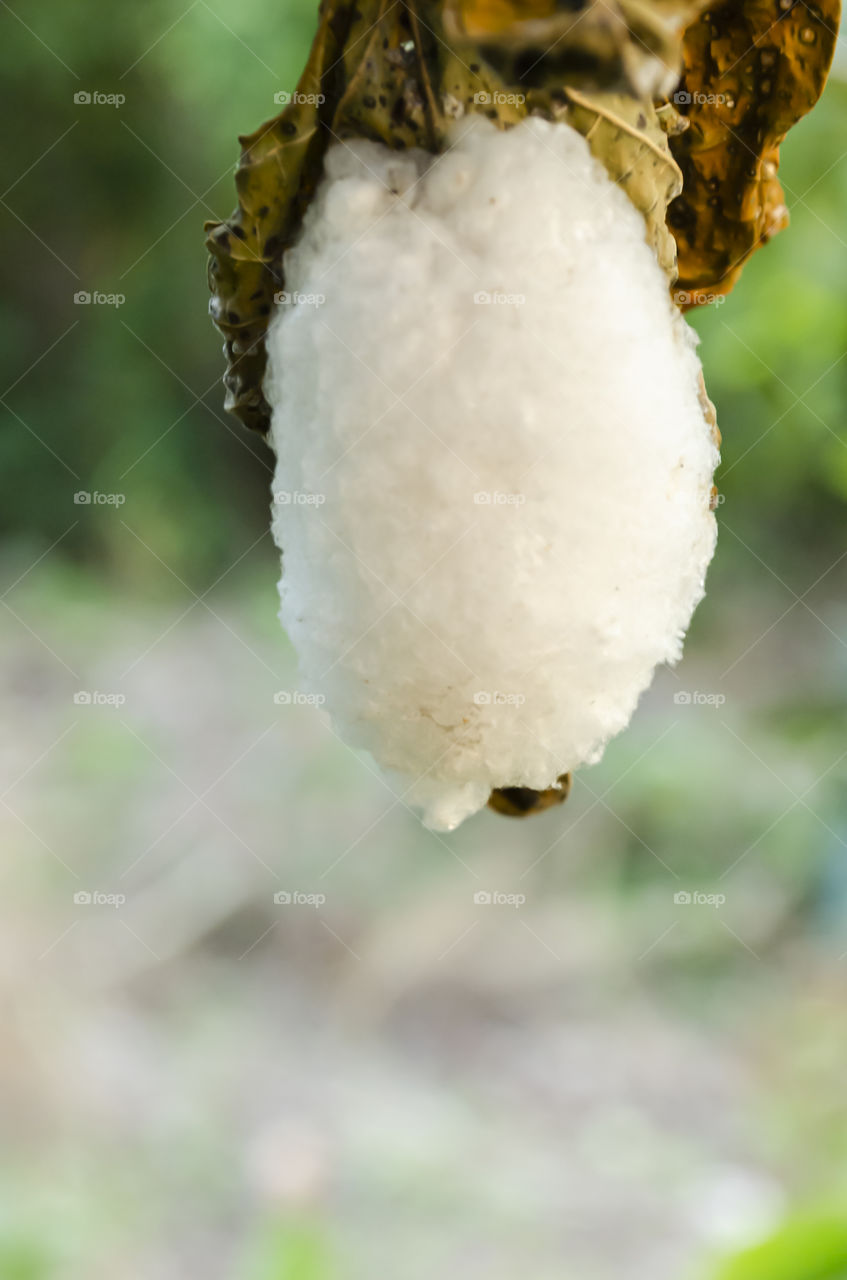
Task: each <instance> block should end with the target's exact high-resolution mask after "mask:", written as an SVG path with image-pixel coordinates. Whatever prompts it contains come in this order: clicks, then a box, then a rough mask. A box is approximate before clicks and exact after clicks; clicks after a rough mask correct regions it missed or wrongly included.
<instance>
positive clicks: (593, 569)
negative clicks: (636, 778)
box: [266, 118, 718, 830]
mask: <svg viewBox="0 0 847 1280" xmlns="http://www.w3.org/2000/svg"><path fill="white" fill-rule="evenodd" d="M285 273H286V286H285V287H286V295H285V297H284V299H283V301H282V302H281V303H280V305H279V309H278V314H277V315H276V316H275V317H274V320H273V323H272V326H271V330H270V332H269V337H268V348H269V355H270V366H269V375H268V378H267V385H266V391H267V394H268V397H269V399H270V402H271V404H272V406H273V425H272V437H273V445H274V448H275V450H276V454H277V467H276V475H275V481H274V505H273V513H274V516H273V527H274V536H275V538H276V540H277V542H278V544H279V546H280V547H281V548H282V551H283V574H282V580H281V597H282V609H281V618H282V621H283V624H284V626H285V628H286V629H287V631H288V634H289V636H290V638H291V640H292V642H293V644H294V647H295V649H296V651H297V654H298V656H299V661H300V671H301V680H302V688H303V689H304V690H305V691H308V692H309V693H312V694H318V695H321V696H322V697H323V698H324V699H325V705H326V709H327V711H328V712H329V714H330V716H331V718H332V721H333V723H334V726H335V728H336V730H337V732H338V733H339V734H340V735H341V736H342V737H343V738H344V740H345V741H347V742H348V743H349V744H350V745H351V746H355V747H360V748H365V749H367V750H368V751H369V752H370V753H371V754H372V756H373V757H374V758H375V760H376V761H377V763H378V764H379V765H380V766H381V767H382V768H383V769H384V770H385V771H386V772H387V773H388V774H389V775H390V776H391V780H392V785H393V786H394V788H395V791H396V794H397V795H398V796H400V797H401V798H402V799H403V801H404V803H407V804H413V805H415V806H418V807H419V808H420V809H422V810H423V817H424V821H425V822H426V823H427V824H428V825H429V826H431V827H433V828H435V829H437V830H449V829H451V828H453V827H455V826H456V825H457V824H458V823H459V822H461V821H462V820H463V819H464V818H465V817H467V816H468V815H469V814H471V813H473V812H475V811H476V810H477V809H479V808H481V807H482V806H483V805H484V804H485V803H486V800H487V798H488V796H489V793H490V791H491V790H492V788H495V787H503V786H523V787H531V788H534V789H537V790H542V789H544V788H547V787H550V786H552V785H553V784H554V782H555V780H556V779H557V778H558V777H559V775H561V774H562V773H564V772H566V771H567V770H570V769H573V768H575V767H576V766H578V765H580V764H585V763H591V762H594V761H596V760H598V759H599V757H600V755H601V754H602V751H603V748H604V746H605V744H606V743H607V742H608V741H609V739H610V738H611V737H612V736H613V735H614V734H616V733H618V732H619V731H620V730H621V729H623V728H624V726H625V725H626V724H627V722H628V721H629V718H630V716H631V715H632V713H633V710H634V708H635V705H636V703H637V701H638V698H639V695H640V694H641V693H642V692H643V690H644V689H645V688H646V687H647V685H648V684H649V682H650V680H651V677H652V673H653V670H654V668H655V667H656V665H657V663H661V662H674V661H675V660H676V659H677V658H679V656H680V653H681V646H682V639H683V635H684V632H685V629H686V627H687V625H688V622H689V619H690V617H691V614H692V611H693V609H694V607H695V605H696V604H697V602H698V601H699V600H700V598H701V596H702V595H703V590H704V585H703V584H704V575H705V572H706V567H707V565H708V563H709V560H710V558H711V556H712V552H713V550H714V544H715V521H714V517H713V515H712V513H711V511H710V503H709V498H710V489H711V480H712V472H713V470H714V467H715V465H716V463H717V460H718V452H717V446H716V442H715V433H714V428H713V424H712V423H711V422H710V421H709V413H708V410H709V408H710V406H709V403H708V400H707V399H706V398H705V393H704V392H703V390H702V379H701V371H700V363H699V361H698V359H697V356H696V354H695V340H694V337H693V334H692V331H691V330H690V328H689V327H688V325H687V324H686V323H685V321H684V320H683V319H682V317H681V315H680V314H679V313H678V312H677V311H676V309H675V308H674V306H673V304H672V302H671V300H670V296H669V288H668V283H667V280H666V278H665V276H664V274H663V273H662V271H661V269H660V267H659V266H658V264H657V262H656V259H655V257H654V255H653V253H652V251H651V249H650V248H649V246H648V244H647V243H646V240H645V224H644V221H643V219H642V217H641V215H640V214H639V213H638V211H637V210H636V209H635V207H634V206H633V205H632V204H631V203H630V201H629V199H628V198H627V196H626V194H625V192H624V191H623V190H621V189H620V188H619V187H618V186H616V185H615V184H614V183H613V182H612V181H611V179H610V178H609V177H608V176H607V174H606V172H605V170H604V169H603V168H602V166H601V165H600V164H599V163H598V162H597V161H595V160H594V159H593V158H592V156H591V154H590V152H589V149H588V146H587V144H586V142H585V140H584V139H583V138H582V137H581V136H580V135H579V134H577V133H576V132H575V131H574V130H573V129H571V128H570V127H569V126H568V125H565V124H551V123H549V122H547V121H545V120H542V119H537V118H530V119H527V120H525V121H524V122H523V123H521V124H520V125H518V126H516V127H515V128H513V129H511V130H509V131H506V132H501V131H499V130H497V129H496V128H495V127H494V126H493V125H491V124H490V123H489V122H488V121H486V120H482V119H479V118H475V119H473V120H470V121H464V122H462V123H460V124H459V125H457V126H456V135H455V136H454V137H453V138H452V139H451V146H450V148H449V149H448V150H446V151H445V153H444V154H443V155H441V156H439V157H433V156H431V155H429V154H426V153H424V152H419V153H414V152H396V151H395V152H392V151H389V150H388V149H386V148H385V147H382V146H380V145H378V144H376V143H372V142H366V141H353V142H349V143H336V144H335V145H334V146H333V147H332V148H331V149H330V150H329V153H328V155H327V158H326V167H325V175H324V178H323V181H322V184H321V186H320V188H319V189H318V192H317V195H316V197H315V199H314V201H313V203H312V205H311V206H310V208H309V210H308V212H307V215H306V218H305V223H304V227H303V230H302V232H301V235H300V238H299V240H298V242H297V243H296V245H295V246H294V248H293V249H292V250H290V251H289V253H288V255H287V257H286V262H285Z"/></svg>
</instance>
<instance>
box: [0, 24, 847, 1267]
mask: <svg viewBox="0 0 847 1280" xmlns="http://www.w3.org/2000/svg"><path fill="white" fill-rule="evenodd" d="M314 18H315V13H314V5H313V3H312V0H284V2H283V3H282V4H273V5H272V4H270V3H267V2H266V0H242V3H241V4H240V5H238V6H232V5H230V6H227V5H225V4H223V3H222V2H221V0H208V2H207V0H195V2H194V3H191V4H190V5H188V6H186V7H185V8H183V6H182V4H181V3H180V4H170V3H165V2H164V0H147V2H146V3H145V4H144V5H143V6H130V7H128V8H124V9H122V10H120V12H118V11H117V10H116V11H115V12H114V13H111V12H108V13H107V12H106V11H104V9H103V6H101V5H95V4H94V3H92V0H77V3H75V4H74V5H68V4H63V3H59V2H58V0H42V3H41V4H40V5H39V6H38V7H37V9H29V8H25V7H24V6H23V5H21V4H17V5H12V6H11V7H9V6H4V15H3V22H4V36H5V38H4V40H3V43H2V47H0V61H2V65H3V74H4V84H5V86H6V95H7V101H8V102H9V103H10V104H12V110H11V112H10V120H9V122H8V123H7V127H6V130H5V134H6V137H5V142H6V147H5V154H6V157H7V160H6V164H5V166H4V171H5V181H4V184H3V185H4V187H5V188H6V190H5V192H4V194H3V197H2V204H0V217H2V219H3V245H4V253H3V260H4V266H5V270H6V274H7V277H8V282H7V286H6V287H5V288H4V290H3V292H2V295H0V308H2V318H0V324H2V333H3V341H2V345H0V364H2V366H3V367H2V375H0V381H2V387H3V388H5V390H4V393H3V396H2V401H0V409H2V412H3V419H4V431H3V434H2V446H0V447H2V451H3V457H2V468H3V473H4V475H5V477H6V480H7V485H6V495H5V501H4V504H3V509H2V513H0V519H2V521H3V523H4V525H5V534H6V536H5V539H4V546H3V578H4V582H3V588H2V590H3V592H4V594H3V596H2V600H3V605H4V609H3V621H4V624H5V625H4V627H3V631H2V649H3V655H4V677H3V702H4V713H5V724H6V730H7V732H6V735H5V745H4V748H3V750H4V766H5V768H4V776H5V779H6V781H5V783H4V795H3V799H2V809H0V826H2V838H3V847H4V852H5V853H6V855H7V856H6V858H5V859H4V864H3V867H4V869H3V873H2V874H3V877H4V881H3V892H2V894H0V924H2V932H1V933H0V936H2V938H3V942H2V944H0V955H2V965H0V984H2V1001H3V1007H4V1024H5V1028H6V1030H5V1035H4V1038H5V1045H4V1052H3V1055H2V1060H0V1073H2V1074H1V1075H0V1086H2V1096H3V1098H4V1107H3V1113H4V1114H3V1123H4V1131H5V1132H4V1139H5V1140H4V1143H3V1153H2V1156H0V1183H1V1184H2V1192H3V1193H2V1196H0V1276H2V1277H3V1278H4V1280H5V1277H9V1278H10V1280H52V1278H53V1277H61V1278H62V1280H65V1278H66V1277H69V1278H70V1280H76V1278H77V1277H85V1280H99V1277H101V1276H102V1277H104V1280H105V1277H108V1280H141V1278H142V1277H143V1278H144V1280H160V1278H161V1280H170V1278H171V1277H174V1280H176V1277H183V1276H185V1275H188V1274H190V1275H195V1274H196V1275H204V1276H209V1277H214V1278H217V1277H221V1278H224V1277H226V1278H227V1280H229V1278H232V1280H235V1278H236V1277H237V1278H238V1280H242V1278H245V1280H330V1278H334V1277H341V1276H345V1277H365V1276H367V1277H371V1276H373V1275H379V1274H390V1275H392V1276H397V1277H400V1278H402V1280H417V1278H418V1277H424V1276H426V1277H429V1276H431V1275H432V1274H446V1275H453V1274H457V1275H458V1274H461V1275H462V1276H463V1277H465V1278H466V1280H475V1278H476V1277H483V1276H484V1277H485V1278H486V1280H501V1277H502V1280H507V1277H508V1280H512V1277H513V1276H514V1274H515V1272H516V1270H517V1269H518V1268H520V1272H521V1274H523V1275H526V1276H527V1277H528V1278H529V1280H548V1277H549V1278H551V1280H552V1277H556V1278H557V1280H560V1278H561V1277H562V1276H563V1275H565V1276H568V1277H570V1276H573V1277H575V1278H578V1280H612V1277H620V1276H626V1277H627V1280H641V1278H642V1277H643V1278H644V1280H648V1278H649V1280H665V1278H667V1280H677V1278H679V1280H692V1278H693V1280H697V1278H698V1277H709V1276H713V1277H721V1278H722V1280H834V1278H835V1277H839V1276H845V1275H847V1228H846V1227H845V1221H847V1216H846V1215H847V1162H846V1161H845V1157H847V1105H845V1102H846V1100H845V1093H844V1062H845V1059H847V1025H845V1001H847V968H845V966H847V862H846V861H845V853H846V852H847V794H846V793H845V785H844V779H845V772H846V771H847V697H846V696H845V690H846V689H847V684H846V683H845V681H846V679H847V611H846V610H845V600H847V595H845V586H847V524H846V523H845V513H847V505H846V504H847V420H846V419H847V409H845V392H847V359H845V351H847V308H846V307H845V303H844V299H845V296H847V220H845V216H844V213H845V210H847V158H846V157H847V152H845V150H844V137H845V130H844V122H845V119H847V115H846V114H845V107H847V85H845V83H844V81H843V80H842V79H841V78H840V75H839V73H838V71H836V74H835V76H834V77H833V79H832V81H831V82H830V85H829V87H828V89H827V91H826V93H825V96H824V99H823V101H822V103H821V104H820V105H819V107H818V108H817V109H816V110H815V111H814V112H813V114H812V115H811V117H809V118H808V119H807V120H805V121H804V122H803V123H802V124H801V125H800V126H799V127H798V128H797V129H796V130H795V131H794V132H793V133H792V135H791V137H790V138H789V140H788V142H787V143H786V145H785V147H784V151H783V166H782V176H783V179H784V185H785V190H786V199H787V203H788V205H789V208H790V210H791V217H792V225H791V228H790V229H789V230H788V231H787V232H785V233H784V234H783V235H781V236H780V237H778V238H777V239H776V240H775V241H774V242H773V243H772V244H771V245H770V246H768V247H767V248H766V249H765V250H764V251H763V252H761V253H759V254H757V255H756V256H755V258H754V259H753V260H752V261H751V262H750V264H749V265H748V266H747V267H746V269H745V273H744V276H743V278H742V280H741V283H740V284H739V285H738V287H737V288H736V290H735V292H734V293H733V294H732V295H731V297H730V298H729V299H728V300H726V301H725V302H723V303H722V304H721V305H719V306H716V307H713V308H712V309H710V310H704V311H703V312H701V313H697V314H695V315H694V316H693V323H694V324H695V325H696V327H697V329H698V331H699V332H700V333H701V335H702V347H701V355H702V359H703V363H704V367H705V371H706V378H707V384H708V387H709V391H710V394H711V396H712V398H713V399H714V401H715V402H716V404H717V408H718V418H719V423H720V426H721V429H722V432H723V440H724V443H723V459H724V461H723V465H722V468H721V471H720V472H719V475H718V484H719V488H720V492H721V495H722V501H721V505H720V507H719V509H718V518H719V522H720V541H719V548H718V553H717V557H716V560H715V562H714V564H713V566H712V569H711V572H710V578H709V593H708V595H707V598H706V600H705V601H704V603H703V604H702V605H701V607H700V609H699V611H698V613H697V615H696V618H695V622H694V626H693V628H692V632H691V635H690V638H689V642H688V645H687V649H686V657H685V660H684V662H683V663H682V664H681V666H680V667H679V668H678V669H677V670H676V671H675V672H669V671H662V672H660V673H659V676H658V677H657V680H656V683H655V685H654V688H653V689H652V690H651V692H650V694H649V695H648V696H647V697H646V698H645V699H644V701H643V704H642V706H641V707H640V708H639V711H638V713H637V715H636V718H635V720H634V722H633V725H632V726H631V728H630V730H629V731H628V732H627V733H626V734H625V735H623V737H622V738H621V739H620V740H618V741H617V742H615V743H614V744H612V746H611V747H610V749H609V750H608V752H607V755H606V758H605V759H604V761H603V763H602V764H601V765H599V766H597V767H596V768H594V769H591V770H587V771H584V772H583V773H582V774H581V775H579V777H578V778H577V780H576V785H575V788H574V793H573V795H572V797H571V799H570V800H569V802H568V804H567V806H566V808H565V809H564V810H559V811H556V812H551V813H548V814H545V815H543V816H541V817H539V818H538V819H537V820H534V821H533V822H532V823H528V824H526V825H524V824H520V825H514V824H510V823H508V822H507V821H505V820H503V819H498V818H496V817H495V816H493V815H491V814H483V815H481V816H480V817H478V818H476V819H474V820H473V821H472V822H470V823H468V824H466V825H465V826H464V827H463V828H461V829H460V830H459V831H458V832H457V833H455V834H453V835H451V836H449V837H446V838H441V837H436V836H434V835H431V834H429V833H426V832H424V831H423V830H422V829H421V828H420V826H419V824H418V822H417V820H416V819H415V817H414V816H413V815H411V814H410V813H409V812H408V811H407V810H406V808H405V806H404V805H403V804H402V803H398V802H397V801H396V799H395V797H393V795H392V794H391V793H390V792H389V791H388V790H387V789H386V787H385V785H384V784H383V783H382V782H380V781H379V780H378V779H377V778H376V777H375V776H374V774H373V773H372V771H371V770H370V767H369V766H368V765H367V763H366V762H363V761H361V760H359V759H358V758H357V757H354V756H353V755H352V754H351V753H350V752H348V751H347V750H346V749H345V748H344V747H343V746H342V745H341V744H340V743H339V742H338V740H337V739H336V738H335V736H334V734H333V733H332V732H331V731H330V730H329V729H328V727H327V726H326V724H325V723H324V722H323V720H322V719H321V717H320V716H319V715H318V714H317V713H316V712H314V711H313V710H312V709H310V708H300V707H296V706H295V707H282V706H279V705H277V704H275V703H274V701H273V694H274V692H275V691H276V690H279V689H284V688H291V687H292V682H293V681H294V680H295V679H296V676H295V674H294V662H293V657H292V654H291V651H290V648H289V646H288V644H287V641H286V640H285V638H284V636H283V635H282V634H281V632H280V631H279V629H278V625H277V623H276V619H275V614H276V589H275V582H276V578H277V576H278V565H277V558H276V555H275V553H274V551H273V548H272V546H271V544H270V540H269V538H268V536H267V525H268V486H269V479H270V455H269V454H268V452H267V451H266V449H265V447H264V446H263V444H262V443H261V442H260V441H259V440H257V439H254V438H251V437H249V436H248V435H246V434H245V433H244V432H243V431H242V429H241V428H240V427H239V425H238V423H237V422H236V421H235V420H229V419H227V417H226V415H225V414H224V413H223V410H222V389H221V386H220V377H221V373H222V368H223V361H222V356H221V351H220V345H221V342H220V339H219V337H218V335H217V334H216V332H215V331H214V330H213V328H212V326H211V322H210V321H209V319H208V316H207V313H206V307H207V292H206V286H205V251H204V247H203V235H202V223H203V221H204V220H205V219H221V218H224V217H226V216H227V214H228V213H229V212H230V210H231V208H232V205H233V203H234V193H233V181H232V175H233V167H234V163H235V159H236V156H237V144H236V135H237V134H239V133H243V132H248V131H250V130H252V129H253V128H255V127H256V125H257V124H259V123H260V122H261V121H262V120H264V119H267V118H269V117H270V116H272V115H273V114H275V112H276V110H277V108H276V107H275V104H274V93H275V92H277V91H278V90H280V89H285V88H291V87H292V86H293V83H294V80H295V78H296V75H297V72H298V70H299V68H300V66H301V64H302V62H303V59H304V56H305V52H306V49H307V47H308V43H309V40H310V37H311V32H312V29H313V24H314ZM80 92H83V93H86V92H87V93H95V92H99V93H102V94H106V95H110V94H111V95H117V94H120V95H123V97H124V98H125V101H124V102H123V103H122V104H121V105H119V106H118V105H107V104H105V103H103V104H98V103H95V102H91V103H88V104H86V103H77V102H75V100H74V95H75V94H78V93H80ZM94 290H97V291H100V292H102V293H106V294H120V295H123V296H124V298H125V301H124V302H123V304H122V305H120V306H108V305H88V306H85V305H78V304H76V303H75V302H74V295H75V294H76V293H78V292H79V291H94ZM78 491H99V492H100V493H101V494H118V495H121V497H122V498H123V501H122V502H121V504H120V505H119V506H118V505H117V504H115V503H103V504H98V503H96V502H95V503H91V504H88V505H79V504H75V503H74V494H75V493H76V492H78ZM80 691H88V692H92V691H94V692H95V693H100V694H105V695H106V696H107V698H109V699H110V701H103V700H102V699H101V700H99V701H98V700H97V699H96V698H93V699H92V701H91V703H89V704H88V705H86V704H84V703H82V704H81V703H80V702H79V701H78V700H77V701H75V700H74V699H75V695H78V694H79V692H80ZM696 694H705V695H709V696H708V697H707V698H706V699H703V698H699V699H698V698H697V697H695V696H694V695H696ZM679 695H682V699H680V696H679ZM118 698H120V699H123V701H118ZM686 698H687V699H688V700H687V701H685V699H686ZM479 889H489V890H492V889H499V890H502V891H503V892H512V893H515V892H517V893H521V894H523V895H525V897H526V902H525V903H524V904H523V905H522V906H521V908H520V910H519V911H515V910H514V909H511V910H510V909H509V908H502V909H500V908H494V907H492V908H479V907H477V906H476V905H475V904H474V902H473V894H474V892H476V891H477V890H479ZM296 890H299V891H302V892H312V893H315V892H320V893H322V894H324V895H325V898H326V901H325V903H323V904H321V906H320V908H319V909H318V910H315V908H314V907H306V908H296V907H294V908H288V909H286V908H284V907H281V906H279V905H278V904H277V903H275V902H274V894H275V893H278V892H280V891H288V892H292V891H296ZM80 892H82V893H97V892H99V893H101V894H106V895H109V894H111V895H122V896H123V897H124V899H125V901H124V902H123V903H121V904H120V905H119V906H118V907H115V906H114V905H109V904H105V905H104V904H100V905H98V904H97V903H96V902H92V903H90V904H84V903H83V904H80V903H78V902H75V901H74V895H75V894H78V893H80ZM698 892H699V893H705V894H713V895H714V894H718V895H721V896H722V897H723V898H724V899H725V901H724V902H722V903H720V904H719V905H718V906H714V905H711V906H709V905H702V904H698V903H697V902H696V901H695V902H690V903H688V904H686V903H684V902H677V901H675V895H677V894H680V893H682V894H683V895H684V894H686V893H688V894H692V893H698ZM768 1236H772V1237H773V1239H772V1241H771V1243H770V1244H765V1243H761V1242H762V1241H765V1240H766V1238H767V1237H768ZM732 1255H737V1256H735V1257H734V1258H732ZM731 1258H732V1260H730V1259H731Z"/></svg>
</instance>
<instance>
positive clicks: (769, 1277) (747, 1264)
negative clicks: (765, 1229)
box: [712, 1214, 847, 1280]
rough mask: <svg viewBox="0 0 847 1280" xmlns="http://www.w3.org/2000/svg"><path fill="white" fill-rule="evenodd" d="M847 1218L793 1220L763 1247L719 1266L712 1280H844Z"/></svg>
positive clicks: (757, 1247) (820, 1216)
mask: <svg viewBox="0 0 847 1280" xmlns="http://www.w3.org/2000/svg"><path fill="white" fill-rule="evenodd" d="M845 1276H847V1218H844V1217H843V1216H835V1215H830V1214H820V1215H812V1214H810V1215H808V1216H806V1217H796V1218H792V1219H790V1220H789V1221H788V1222H786V1223H785V1225H784V1226H783V1227H781V1229H780V1230H779V1231H778V1232H777V1233H776V1234H775V1235H773V1236H772V1237H771V1238H770V1239H769V1240H766V1241H765V1242H764V1243H763V1244H760V1245H756V1246H755V1247H754V1248H751V1249H745V1250H744V1252H743V1253H739V1254H737V1255H736V1256H735V1257H734V1258H731V1259H729V1260H728V1261H727V1262H726V1263H724V1264H723V1265H721V1266H719V1267H718V1268H717V1270H716V1271H715V1272H714V1273H713V1275H712V1280H844V1277H845Z"/></svg>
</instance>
